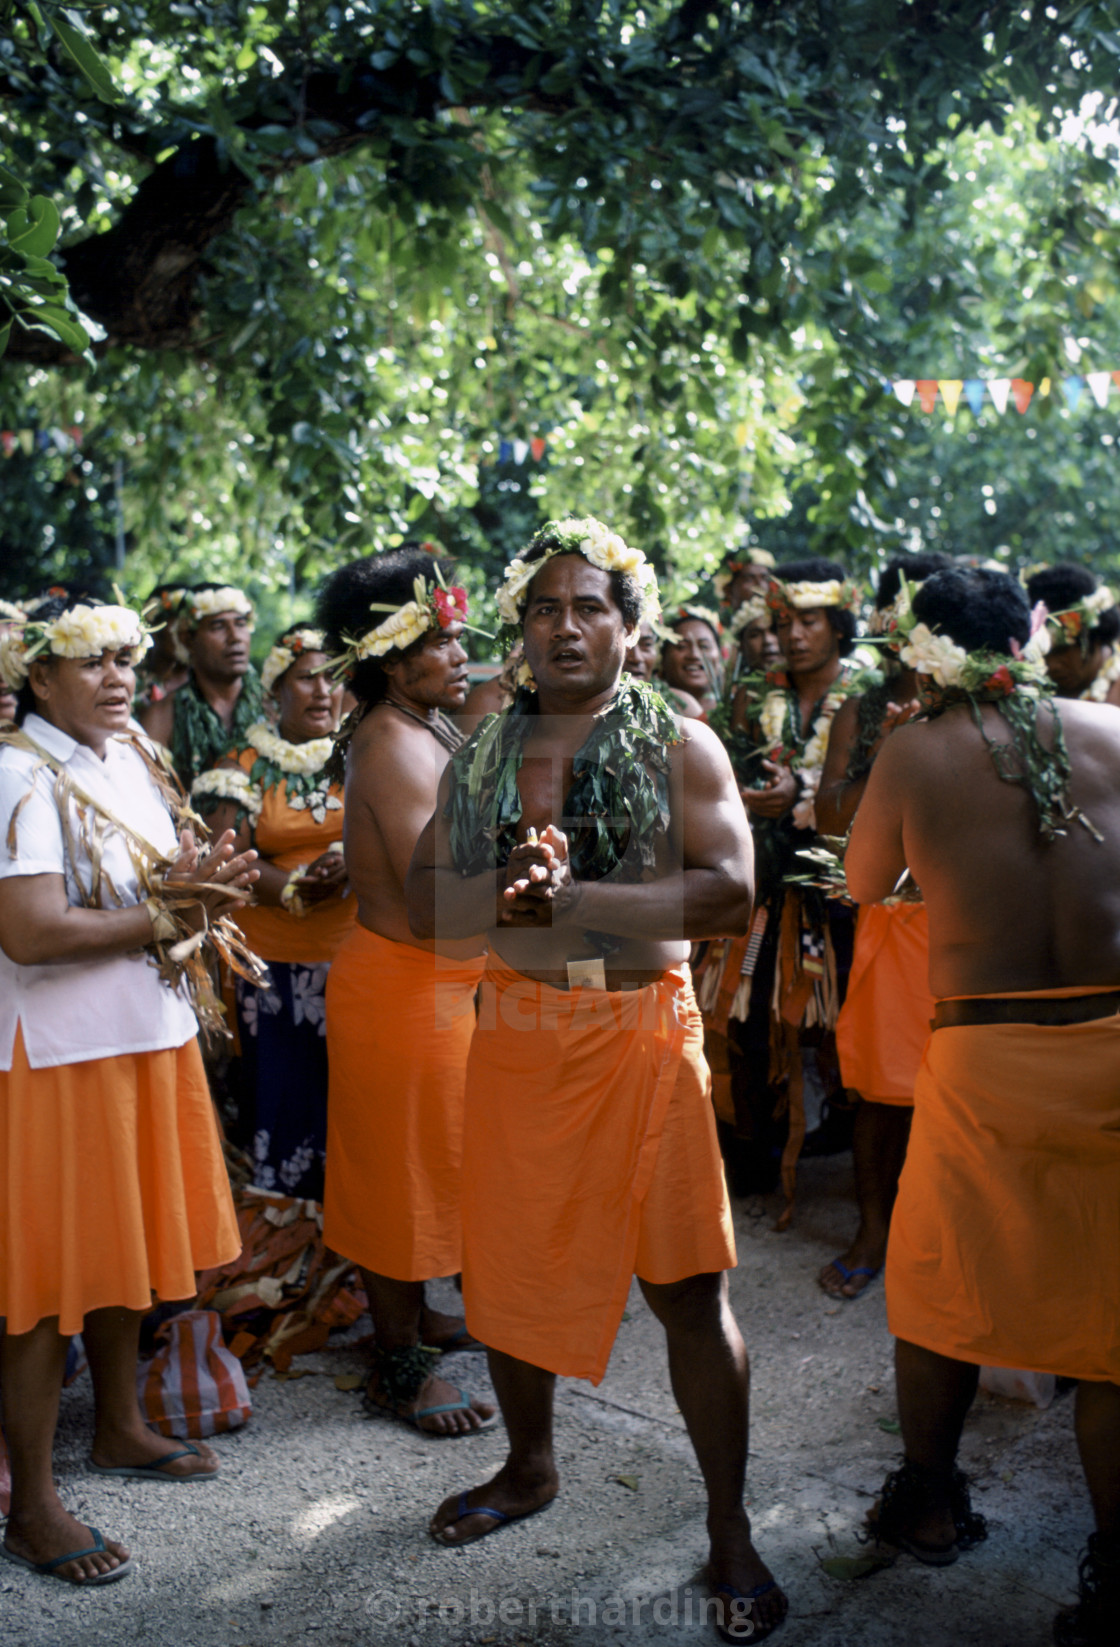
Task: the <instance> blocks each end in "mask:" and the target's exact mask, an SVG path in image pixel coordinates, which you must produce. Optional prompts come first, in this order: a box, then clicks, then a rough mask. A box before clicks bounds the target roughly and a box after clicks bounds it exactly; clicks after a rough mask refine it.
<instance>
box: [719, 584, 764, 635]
mask: <svg viewBox="0 0 1120 1647" xmlns="http://www.w3.org/2000/svg"><path fill="white" fill-rule="evenodd" d="M772 621H773V619H772V617H771V613H770V603H769V602H768V601H767V599H766V596H765V595H752V596H751V598H750V600H745V601H743V602H742V604H741V605H740V606H739V607H738V608H737V609H736V612H735V615H734V617H733V618H732V619H731V623H730V625H729V628H728V633H729V634H730V636H731V638H732V640H737V639H738V638H739V636H740V635H741V634H742V633H743V630H744V629H749V628H750V626H751V624H752V623H764V624H765V626H766V628H767V629H769V628H770V625H771V623H772Z"/></svg>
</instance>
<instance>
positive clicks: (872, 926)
mask: <svg viewBox="0 0 1120 1647" xmlns="http://www.w3.org/2000/svg"><path fill="white" fill-rule="evenodd" d="M933 1006H934V1001H933V995H932V993H931V991H930V987H929V914H928V911H927V910H926V906H925V904H910V903H903V904H889V905H887V904H864V905H863V906H862V908H861V909H860V912H859V918H858V920H857V923H856V945H855V954H854V955H853V957H852V971H851V976H850V978H849V979H848V993H847V996H846V997H845V1000H844V1005H843V1006H842V1007H841V1009H840V1017H839V1019H838V1020H837V1024H836V1050H837V1053H838V1054H839V1057H840V1076H841V1079H842V1080H843V1083H844V1085H845V1086H846V1087H851V1088H853V1089H854V1090H855V1091H856V1092H858V1093H859V1094H860V1095H861V1097H863V1098H867V1099H870V1101H871V1102H872V1103H874V1104H898V1105H907V1106H908V1105H911V1104H912V1103H913V1102H914V1082H915V1081H916V1080H917V1078H918V1070H919V1068H920V1066H921V1062H922V1053H923V1052H924V1051H925V1045H926V1042H927V1041H928V1040H929V1022H930V1019H931V1018H932V1017H933Z"/></svg>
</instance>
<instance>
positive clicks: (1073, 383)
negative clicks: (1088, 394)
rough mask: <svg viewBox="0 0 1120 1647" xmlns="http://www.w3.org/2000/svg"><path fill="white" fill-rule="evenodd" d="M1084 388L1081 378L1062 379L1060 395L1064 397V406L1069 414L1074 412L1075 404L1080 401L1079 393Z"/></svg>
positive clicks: (1083, 381)
mask: <svg viewBox="0 0 1120 1647" xmlns="http://www.w3.org/2000/svg"><path fill="white" fill-rule="evenodd" d="M1084 387H1085V379H1084V378H1083V377H1064V378H1063V379H1062V393H1063V395H1065V397H1066V405H1067V406H1068V407H1069V409H1070V411H1071V412H1076V410H1077V403H1078V401H1079V400H1080V399H1081V391H1082V389H1084Z"/></svg>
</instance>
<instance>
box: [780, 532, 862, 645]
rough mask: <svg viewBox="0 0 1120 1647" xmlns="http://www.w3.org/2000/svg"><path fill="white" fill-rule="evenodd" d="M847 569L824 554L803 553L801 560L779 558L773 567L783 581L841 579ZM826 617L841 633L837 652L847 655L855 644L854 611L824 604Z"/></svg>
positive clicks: (817, 581)
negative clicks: (826, 557)
mask: <svg viewBox="0 0 1120 1647" xmlns="http://www.w3.org/2000/svg"><path fill="white" fill-rule="evenodd" d="M847 575H848V574H847V572H845V570H844V568H843V567H842V566H841V565H840V562H839V561H837V560H826V559H825V557H824V556H823V555H805V556H803V557H802V559H801V560H782V561H779V562H778V564H777V566H775V568H774V576H775V577H776V578H780V579H781V581H782V582H783V583H831V582H833V580H835V581H836V582H837V583H843V581H844V579H845V578H846V577H847ZM824 610H825V611H826V612H827V614H828V621H829V623H830V624H831V625H832V627H833V629H835V631H836V633H837V634H838V635H839V637H840V656H841V657H842V658H846V657H847V656H848V653H849V652H851V651H852V650H853V648H854V647H855V644H856V628H857V625H856V615H855V613H854V612H848V611H841V609H840V608H839V607H838V606H826V607H825V609H824Z"/></svg>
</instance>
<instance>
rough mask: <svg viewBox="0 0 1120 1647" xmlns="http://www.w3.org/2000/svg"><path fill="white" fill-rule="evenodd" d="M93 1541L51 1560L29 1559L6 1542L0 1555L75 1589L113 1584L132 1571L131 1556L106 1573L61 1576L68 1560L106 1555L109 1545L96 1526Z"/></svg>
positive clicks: (1, 1545) (92, 1530)
mask: <svg viewBox="0 0 1120 1647" xmlns="http://www.w3.org/2000/svg"><path fill="white" fill-rule="evenodd" d="M90 1534H91V1535H92V1538H93V1543H92V1544H91V1545H89V1547H88V1548H87V1549H85V1550H71V1552H70V1554H69V1555H60V1556H55V1558H54V1560H53V1561H31V1560H30V1559H29V1558H28V1557H27V1556H21V1555H16V1552H15V1551H14V1550H9V1548H8V1546H7V1545H6V1544H0V1555H2V1556H3V1557H4V1559H5V1561H10V1562H12V1563H13V1564H14V1565H15V1566H17V1567H26V1568H28V1569H29V1571H31V1572H33V1573H39V1574H40V1575H41V1576H42V1577H43V1578H57V1579H61V1581H62V1583H63V1584H72V1585H73V1586H74V1588H75V1589H76V1590H87V1589H89V1588H90V1586H91V1585H94V1584H115V1583H116V1582H117V1580H118V1578H124V1577H126V1576H127V1574H129V1573H130V1572H131V1571H132V1557H131V1556H129V1557H128V1559H127V1560H126V1561H122V1562H121V1564H120V1566H119V1567H111V1568H110V1569H109V1571H108V1572H107V1573H97V1574H95V1576H94V1577H93V1578H78V1579H75V1578H63V1577H62V1574H61V1573H60V1572H59V1570H58V1569H59V1568H60V1567H65V1565H66V1563H67V1562H68V1561H80V1560H81V1559H82V1557H83V1556H90V1555H108V1554H109V1553H110V1552H109V1547H108V1545H107V1544H106V1543H105V1540H104V1539H103V1538H102V1536H101V1532H100V1530H99V1529H98V1528H97V1527H91V1528H90Z"/></svg>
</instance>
